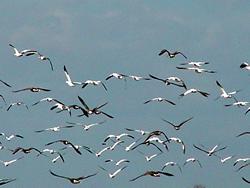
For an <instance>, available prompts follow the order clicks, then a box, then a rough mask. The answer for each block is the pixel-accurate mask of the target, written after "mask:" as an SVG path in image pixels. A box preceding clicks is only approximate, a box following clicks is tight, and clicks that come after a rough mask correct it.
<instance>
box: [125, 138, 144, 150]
mask: <svg viewBox="0 0 250 188" xmlns="http://www.w3.org/2000/svg"><path fill="white" fill-rule="evenodd" d="M139 140H141V138H139V139H137V140H136V141H134V142H132V143H131V144H129V145H128V146H126V147H125V151H126V152H128V151H131V150H132V148H133V146H134V145H135V144H136V143H137V142H138V141H139Z"/></svg>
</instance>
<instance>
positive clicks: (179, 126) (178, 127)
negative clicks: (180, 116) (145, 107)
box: [162, 117, 193, 131]
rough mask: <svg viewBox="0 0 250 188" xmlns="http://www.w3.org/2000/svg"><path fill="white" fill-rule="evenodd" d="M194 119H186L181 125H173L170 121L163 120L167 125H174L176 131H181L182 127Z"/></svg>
mask: <svg viewBox="0 0 250 188" xmlns="http://www.w3.org/2000/svg"><path fill="white" fill-rule="evenodd" d="M192 119H193V117H191V118H188V119H186V120H184V121H182V122H181V123H179V124H174V123H171V122H170V121H168V120H165V119H162V120H163V121H164V122H166V123H168V124H170V125H172V126H173V127H174V129H175V130H177V131H178V130H180V128H181V126H182V125H184V124H185V123H187V122H188V121H190V120H192Z"/></svg>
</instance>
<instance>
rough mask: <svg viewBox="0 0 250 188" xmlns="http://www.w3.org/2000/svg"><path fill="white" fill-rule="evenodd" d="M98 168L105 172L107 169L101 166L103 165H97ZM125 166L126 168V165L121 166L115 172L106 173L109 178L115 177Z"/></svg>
mask: <svg viewBox="0 0 250 188" xmlns="http://www.w3.org/2000/svg"><path fill="white" fill-rule="evenodd" d="M99 168H100V169H102V170H104V171H106V172H107V170H106V169H105V168H103V167H101V166H99ZM125 168H127V166H123V167H121V168H119V169H118V170H116V171H115V172H113V173H109V174H108V175H109V178H111V179H112V178H115V177H116V176H117V175H118V174H119V173H120V172H121V171H123V170H124V169H125Z"/></svg>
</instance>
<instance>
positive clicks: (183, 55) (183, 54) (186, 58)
mask: <svg viewBox="0 0 250 188" xmlns="http://www.w3.org/2000/svg"><path fill="white" fill-rule="evenodd" d="M176 54H181V55H182V56H183V57H184V58H185V59H187V56H185V55H184V54H183V53H182V52H176Z"/></svg>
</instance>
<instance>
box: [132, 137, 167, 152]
mask: <svg viewBox="0 0 250 188" xmlns="http://www.w3.org/2000/svg"><path fill="white" fill-rule="evenodd" d="M151 138H152V137H151ZM141 145H146V146H150V145H153V146H154V147H156V148H157V149H158V150H159V151H160V152H161V153H162V152H163V151H162V150H161V148H159V147H158V146H157V145H156V144H155V143H153V142H152V140H146V141H143V142H141V143H140V144H137V145H136V146H134V147H132V148H131V149H130V150H135V149H136V148H137V147H138V146H141ZM164 145H165V147H166V149H168V148H167V145H166V144H164Z"/></svg>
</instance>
